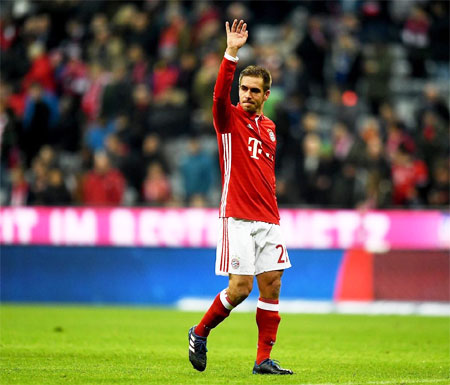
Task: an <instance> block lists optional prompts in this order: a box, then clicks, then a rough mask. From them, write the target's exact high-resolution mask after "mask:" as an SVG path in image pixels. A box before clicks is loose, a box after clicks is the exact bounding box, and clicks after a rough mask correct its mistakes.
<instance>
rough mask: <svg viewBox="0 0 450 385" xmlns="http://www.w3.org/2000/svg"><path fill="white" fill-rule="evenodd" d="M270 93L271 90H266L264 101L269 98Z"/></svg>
mask: <svg viewBox="0 0 450 385" xmlns="http://www.w3.org/2000/svg"><path fill="white" fill-rule="evenodd" d="M269 95H270V90H267V91H266V92H264V101H266V100H267V99H269Z"/></svg>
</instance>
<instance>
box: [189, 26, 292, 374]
mask: <svg viewBox="0 0 450 385" xmlns="http://www.w3.org/2000/svg"><path fill="white" fill-rule="evenodd" d="M225 29H226V33H227V48H226V51H225V56H224V58H223V61H222V64H221V66H220V69H219V74H218V77H217V81H216V85H215V88H214V104H213V116H214V127H215V129H216V133H217V140H218V146H219V158H220V167H221V172H222V199H221V203H220V213H219V217H220V228H219V230H220V231H219V234H220V237H219V241H218V245H217V253H216V274H218V275H226V276H228V277H229V282H228V287H227V288H226V289H224V290H223V291H222V292H220V293H219V294H218V295H217V297H216V298H215V300H214V302H213V303H212V305H211V307H210V308H209V310H208V311H207V312H206V313H205V315H204V316H203V318H202V319H201V321H200V323H199V324H198V325H196V326H193V327H192V328H191V329H190V330H189V360H190V361H191V363H192V365H193V367H194V368H195V369H197V370H199V371H203V370H205V368H206V352H207V349H206V339H207V337H208V335H209V333H210V331H211V330H212V329H213V328H215V327H216V326H217V325H218V324H219V323H221V322H222V321H223V320H224V319H225V318H227V317H228V316H229V314H230V312H231V310H233V309H234V308H235V307H236V306H237V305H239V304H240V303H241V302H242V301H244V300H245V299H246V298H247V297H248V295H249V294H250V292H251V290H252V287H253V280H254V278H253V277H254V276H256V281H257V283H258V288H259V294H260V298H259V300H258V305H257V309H256V323H257V325H258V350H257V355H256V362H255V365H254V367H253V373H254V374H293V372H292V371H291V370H289V369H283V368H281V367H280V366H279V365H278V363H276V362H275V361H273V360H271V358H270V352H271V350H272V347H273V345H274V344H275V340H276V336H277V330H278V324H279V323H280V316H279V314H278V308H279V305H278V298H279V295H280V286H281V276H282V274H283V270H284V269H287V268H289V267H290V266H291V264H290V261H289V257H288V253H287V251H286V247H285V245H284V242H283V240H282V235H281V230H280V226H279V219H280V217H279V213H278V206H277V200H276V197H275V149H276V137H275V124H274V123H273V122H272V121H271V120H270V119H269V118H267V117H265V116H264V115H263V106H264V102H265V101H266V100H267V98H268V97H269V95H270V85H271V82H272V79H271V76H270V73H269V71H267V70H266V69H264V68H262V67H258V66H249V67H247V68H245V69H244V70H243V71H242V72H241V73H240V76H239V104H238V105H237V106H233V105H232V104H231V101H230V90H231V83H232V81H233V77H234V72H235V70H236V65H237V62H238V60H239V59H238V57H237V53H238V50H239V48H241V47H242V46H243V45H244V44H245V43H246V41H247V37H248V31H247V24H245V23H244V21H243V20H241V21H239V23H238V21H237V20H234V21H233V24H232V25H231V27H230V24H229V23H228V22H226V24H225Z"/></svg>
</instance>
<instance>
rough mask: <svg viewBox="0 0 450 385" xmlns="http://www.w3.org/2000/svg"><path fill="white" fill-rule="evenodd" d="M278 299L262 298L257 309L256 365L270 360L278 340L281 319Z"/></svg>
mask: <svg viewBox="0 0 450 385" xmlns="http://www.w3.org/2000/svg"><path fill="white" fill-rule="evenodd" d="M278 310H279V305H278V300H277V299H265V298H260V299H259V300H258V305H257V308H256V324H257V325H258V352H257V355H256V363H257V364H258V365H259V364H260V363H261V362H263V361H264V360H265V359H267V358H270V352H271V351H272V347H273V345H275V341H276V339H277V330H278V325H279V323H280V321H281V317H280V315H279V314H278Z"/></svg>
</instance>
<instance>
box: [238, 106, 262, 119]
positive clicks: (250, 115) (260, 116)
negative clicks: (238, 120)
mask: <svg viewBox="0 0 450 385" xmlns="http://www.w3.org/2000/svg"><path fill="white" fill-rule="evenodd" d="M237 109H238V110H240V111H243V112H244V113H245V114H246V115H247V117H248V118H250V119H251V120H256V119H257V118H259V120H260V121H261V120H264V119H266V117H265V116H264V114H261V115H257V114H256V113H255V114H252V113H251V112H247V111H245V110H244V109H243V108H242V106H241V105H240V103H238V104H237Z"/></svg>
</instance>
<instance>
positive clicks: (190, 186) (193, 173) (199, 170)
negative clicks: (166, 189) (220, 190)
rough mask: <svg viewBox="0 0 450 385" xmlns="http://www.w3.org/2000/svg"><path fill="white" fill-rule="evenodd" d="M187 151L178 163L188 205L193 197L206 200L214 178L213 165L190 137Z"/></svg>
mask: <svg viewBox="0 0 450 385" xmlns="http://www.w3.org/2000/svg"><path fill="white" fill-rule="evenodd" d="M187 149H188V153H187V155H186V156H184V157H183V158H182V160H181V163H180V172H181V176H182V179H183V187H184V196H185V201H186V203H189V201H190V200H191V199H192V197H193V196H194V195H201V196H202V197H203V198H204V199H205V200H207V197H208V194H209V192H210V190H211V188H212V187H213V183H214V178H215V176H216V174H215V172H214V171H215V165H214V163H213V161H212V158H211V156H210V155H209V154H208V153H207V152H206V151H205V150H204V149H203V148H202V145H201V142H200V140H199V139H198V138H196V137H190V138H189V141H188V148H187Z"/></svg>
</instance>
